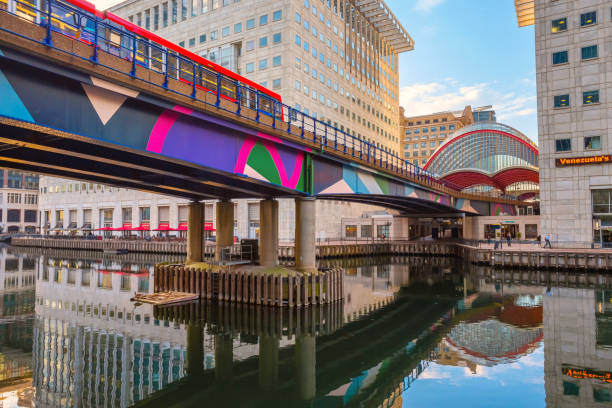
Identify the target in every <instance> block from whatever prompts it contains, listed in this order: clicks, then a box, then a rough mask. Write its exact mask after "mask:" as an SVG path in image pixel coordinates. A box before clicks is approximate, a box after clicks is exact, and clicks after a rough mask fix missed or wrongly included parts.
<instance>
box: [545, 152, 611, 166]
mask: <svg viewBox="0 0 612 408" xmlns="http://www.w3.org/2000/svg"><path fill="white" fill-rule="evenodd" d="M602 163H612V154H602V155H599V156H586V157H563V158H560V159H555V165H556V166H557V167H566V166H586V165H589V164H602Z"/></svg>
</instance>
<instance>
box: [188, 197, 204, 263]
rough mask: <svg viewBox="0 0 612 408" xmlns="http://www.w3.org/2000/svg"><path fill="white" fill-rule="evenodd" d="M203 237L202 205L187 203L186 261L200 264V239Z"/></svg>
mask: <svg viewBox="0 0 612 408" xmlns="http://www.w3.org/2000/svg"><path fill="white" fill-rule="evenodd" d="M203 235H204V204H203V203H198V202H191V203H189V220H188V228H187V261H186V263H188V264H189V263H193V262H202V259H203V258H202V244H203V242H202V239H203Z"/></svg>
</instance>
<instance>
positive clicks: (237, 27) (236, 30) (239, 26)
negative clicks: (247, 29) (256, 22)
mask: <svg viewBox="0 0 612 408" xmlns="http://www.w3.org/2000/svg"><path fill="white" fill-rule="evenodd" d="M241 31H242V23H236V24H234V33H239V32H241Z"/></svg>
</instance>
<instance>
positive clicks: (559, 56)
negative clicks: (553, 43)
mask: <svg viewBox="0 0 612 408" xmlns="http://www.w3.org/2000/svg"><path fill="white" fill-rule="evenodd" d="M567 61H568V54H567V51H559V52H553V65H559V64H565V63H567Z"/></svg>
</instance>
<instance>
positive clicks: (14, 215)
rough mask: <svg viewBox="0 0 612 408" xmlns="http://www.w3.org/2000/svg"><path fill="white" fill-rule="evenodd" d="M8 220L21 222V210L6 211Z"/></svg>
mask: <svg viewBox="0 0 612 408" xmlns="http://www.w3.org/2000/svg"><path fill="white" fill-rule="evenodd" d="M6 221H7V222H20V221H21V211H20V210H8V211H7V212H6ZM63 221H64V220H63V211H62V220H61V222H62V225H61V226H62V227H63ZM58 222H60V221H59V219H58Z"/></svg>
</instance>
